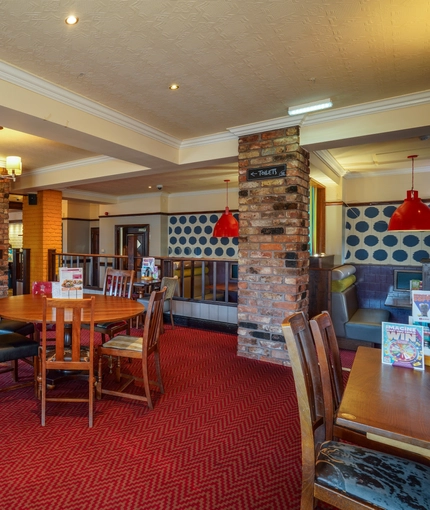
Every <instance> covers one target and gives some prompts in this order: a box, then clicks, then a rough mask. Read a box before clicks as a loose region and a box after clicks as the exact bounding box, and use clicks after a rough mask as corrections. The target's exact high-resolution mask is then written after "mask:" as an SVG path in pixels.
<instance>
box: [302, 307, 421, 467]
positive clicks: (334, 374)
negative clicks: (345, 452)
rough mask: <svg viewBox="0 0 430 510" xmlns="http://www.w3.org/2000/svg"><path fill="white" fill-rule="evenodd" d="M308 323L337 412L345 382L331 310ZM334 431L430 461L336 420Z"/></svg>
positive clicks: (393, 452) (381, 448)
mask: <svg viewBox="0 0 430 510" xmlns="http://www.w3.org/2000/svg"><path fill="white" fill-rule="evenodd" d="M309 324H310V328H311V331H312V336H313V339H314V343H315V348H316V350H317V355H318V359H321V357H324V358H325V359H326V361H327V366H328V373H329V377H330V384H331V390H332V398H333V411H334V414H336V412H337V410H338V408H339V405H340V401H341V400H342V397H343V393H344V389H345V385H344V380H343V375H342V370H343V368H342V363H341V359H340V353H339V347H338V343H337V337H336V333H335V330H334V326H333V322H332V320H331V316H330V314H329V313H328V312H326V311H324V312H321V313H320V314H318V315H316V316H315V317H313V318H312V319H311V320H310V321H309ZM327 398H328V397H327ZM333 435H334V436H335V437H336V438H337V439H342V440H344V441H349V442H351V443H354V444H357V445H360V446H365V447H366V448H372V449H374V450H378V451H381V452H385V453H389V454H391V455H397V456H399V457H403V458H405V459H409V460H412V461H414V462H420V463H422V464H426V465H430V459H428V458H425V457H422V456H421V455H419V454H415V453H412V452H410V451H408V450H403V449H401V448H396V447H394V446H390V445H386V444H384V443H381V442H379V441H372V440H371V439H368V438H367V436H366V434H364V433H361V432H358V431H355V430H351V429H348V428H346V427H342V426H340V425H336V424H335V423H333Z"/></svg>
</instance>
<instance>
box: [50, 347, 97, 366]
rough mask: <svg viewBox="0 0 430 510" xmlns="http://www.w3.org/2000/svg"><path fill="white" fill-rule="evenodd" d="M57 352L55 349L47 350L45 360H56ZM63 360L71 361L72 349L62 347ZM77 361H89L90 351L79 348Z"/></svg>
mask: <svg viewBox="0 0 430 510" xmlns="http://www.w3.org/2000/svg"><path fill="white" fill-rule="evenodd" d="M56 357H57V353H56V352H55V351H47V352H46V361H47V362H49V361H57V359H56ZM64 361H72V350H71V349H64ZM79 361H84V362H86V363H89V361H90V353H89V352H88V349H84V348H83V349H81V351H80V353H79Z"/></svg>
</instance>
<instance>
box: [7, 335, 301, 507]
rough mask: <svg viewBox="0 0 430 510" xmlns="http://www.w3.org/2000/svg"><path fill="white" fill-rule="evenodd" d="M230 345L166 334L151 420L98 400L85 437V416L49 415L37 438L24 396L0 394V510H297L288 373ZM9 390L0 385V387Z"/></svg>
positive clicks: (67, 407) (55, 410)
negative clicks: (160, 386)
mask: <svg viewBox="0 0 430 510" xmlns="http://www.w3.org/2000/svg"><path fill="white" fill-rule="evenodd" d="M236 344H237V337H236V336H235V335H227V334H222V333H214V332H210V331H201V330H196V329H194V330H193V329H187V328H181V327H176V328H175V330H172V329H171V328H170V327H169V326H166V328H165V334H164V335H162V337H161V356H162V368H163V379H164V384H165V390H166V392H165V394H164V395H160V394H156V393H154V395H155V408H154V410H153V411H149V410H148V409H147V407H146V404H142V403H139V402H137V401H127V400H124V399H118V398H115V397H109V396H104V397H103V399H102V400H101V401H96V403H95V417H94V428H93V429H89V428H88V420H87V405H86V404H70V403H69V404H65V403H58V404H57V403H51V404H48V408H47V419H46V427H41V426H40V409H39V402H38V401H37V400H36V399H35V398H34V396H33V390H32V388H24V389H21V390H16V391H13V392H6V393H0V431H1V445H2V448H1V452H2V460H1V463H0V471H1V494H0V508H1V509H2V510H3V509H8V510H9V509H14V510H49V509H61V510H78V509H79V510H80V509H115V510H120V509H124V510H129V509H133V510H134V509H142V510H146V509H148V510H149V509H150V510H176V509H177V510H221V509H222V510H242V509H243V510H252V509H255V510H275V509H282V510H284V509H287V510H295V509H298V508H299V501H300V483H301V470H300V428H299V421H298V415H297V403H296V396H295V390H294V383H293V378H292V373H291V370H290V369H289V368H285V367H281V366H276V365H273V364H268V363H264V362H258V361H252V360H249V359H243V358H239V357H237V355H236ZM128 368H129V369H130V370H133V369H134V368H136V367H135V366H130V367H128ZM20 370H21V373H22V374H23V375H25V376H27V377H30V376H31V371H30V370H31V369H30V367H27V365H24V364H21V365H20ZM9 381H10V374H3V375H1V376H0V386H2V385H5V384H6V383H9ZM107 383H109V381H107ZM76 384H81V385H83V384H84V383H82V382H79V381H72V382H63V383H58V386H57V389H56V390H55V391H68V390H69V388H71V387H72V386H71V385H76ZM75 387H76V386H74V388H75ZM82 388H85V386H82Z"/></svg>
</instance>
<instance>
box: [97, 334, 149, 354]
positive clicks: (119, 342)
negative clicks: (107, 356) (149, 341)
mask: <svg viewBox="0 0 430 510" xmlns="http://www.w3.org/2000/svg"><path fill="white" fill-rule="evenodd" d="M142 342H143V338H142V337H137V336H128V335H118V336H115V337H114V338H112V339H111V340H109V341H108V342H106V343H104V344H103V347H109V348H110V349H128V350H130V351H138V352H139V351H141V350H142Z"/></svg>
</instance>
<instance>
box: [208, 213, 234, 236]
mask: <svg viewBox="0 0 430 510" xmlns="http://www.w3.org/2000/svg"><path fill="white" fill-rule="evenodd" d="M212 235H213V237H237V236H238V235H239V223H238V222H237V219H236V218H235V217H234V216H233V215H232V214H231V212H230V209H229V208H228V207H226V208H225V211H224V212H223V213H222V215H221V217H220V219H219V220H218V221H217V222H216V225H215V227H214V232H213V234H212Z"/></svg>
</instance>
